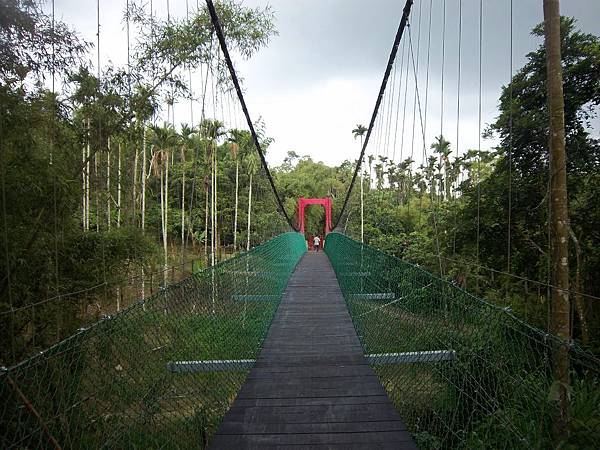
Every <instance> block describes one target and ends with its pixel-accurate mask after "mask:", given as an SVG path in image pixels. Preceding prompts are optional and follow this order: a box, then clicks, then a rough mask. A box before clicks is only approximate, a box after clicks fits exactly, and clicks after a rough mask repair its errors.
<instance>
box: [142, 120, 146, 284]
mask: <svg viewBox="0 0 600 450" xmlns="http://www.w3.org/2000/svg"><path fill="white" fill-rule="evenodd" d="M141 175H142V232H144V230H145V229H146V127H145V126H144V128H143V137H142V173H141ZM142 279H143V277H142Z"/></svg>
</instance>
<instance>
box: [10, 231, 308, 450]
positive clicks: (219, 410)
mask: <svg viewBox="0 0 600 450" xmlns="http://www.w3.org/2000/svg"><path fill="white" fill-rule="evenodd" d="M305 251H306V247H305V243H304V239H303V237H302V236H301V235H299V234H297V233H286V234H283V235H280V236H278V237H277V238H275V239H272V240H270V241H268V242H266V243H264V244H263V245H261V246H258V247H255V248H254V249H253V250H251V251H250V252H247V253H243V254H241V255H239V256H237V257H235V258H232V259H229V260H227V261H225V262H222V263H220V264H217V265H215V266H213V267H211V268H208V269H205V270H203V271H200V272H197V273H195V274H194V275H192V276H191V277H188V278H186V279H184V280H182V281H181V282H180V283H175V284H172V285H170V286H168V287H166V288H164V289H161V290H160V291H158V292H157V293H156V294H155V295H153V296H151V297H149V298H147V299H145V300H142V301H140V302H138V303H136V304H134V305H132V306H130V307H129V308H127V309H125V310H124V311H122V312H121V313H119V314H116V315H115V316H113V317H106V318H104V319H103V320H101V321H99V322H97V323H95V324H94V325H92V326H91V327H89V328H86V329H81V330H79V331H78V332H77V333H75V334H74V335H72V336H71V337H69V338H68V339H65V340H63V341H61V342H60V343H58V344H57V345H55V346H54V347H52V348H50V349H48V350H46V351H45V352H43V353H41V354H38V355H36V356H34V357H33V358H30V359H27V360H25V361H24V362H23V363H21V364H19V365H16V366H13V367H10V368H9V369H7V370H3V371H2V372H0V404H1V405H2V406H0V447H2V448H12V447H14V446H17V447H18V448H21V447H26V448H33V447H36V448H37V447H42V448H45V447H46V446H47V444H48V441H47V435H46V433H45V432H44V431H43V430H42V429H41V428H40V426H39V422H38V421H37V420H36V417H35V416H33V415H32V414H31V413H30V411H29V410H28V409H27V408H25V407H24V406H23V402H22V398H20V397H19V395H18V392H19V391H20V392H22V393H23V395H24V396H25V397H26V398H27V399H28V402H30V404H32V405H35V408H36V411H37V413H38V414H39V416H40V417H42V418H44V420H45V424H46V426H47V427H48V433H49V434H51V435H52V436H53V437H54V438H55V439H57V441H58V442H59V443H60V444H61V447H64V448H100V447H113V448H115V447H116V448H123V447H127V448H131V447H134V448H135V447H139V448H164V447H169V448H198V447H199V446H200V447H201V448H204V446H205V444H206V442H207V441H208V439H209V437H210V435H211V434H212V433H213V432H214V431H215V430H216V427H217V425H218V423H219V422H220V420H221V418H222V417H223V415H224V414H225V412H226V411H227V409H228V408H229V406H230V404H231V403H232V402H233V399H234V398H235V395H236V393H237V392H238V391H239V389H240V387H241V385H242V383H243V381H244V379H245V377H246V375H247V371H246V370H237V371H236V370H226V371H220V370H216V371H198V372H195V373H186V372H183V373H182V372H177V371H176V370H174V369H172V367H173V366H172V363H173V362H177V361H194V360H198V359H203V358H205V359H215V360H223V359H247V358H250V359H255V358H256V357H257V355H258V352H259V350H260V346H261V344H262V341H263V340H264V338H265V336H266V333H267V331H268V329H269V325H270V323H271V320H272V318H273V315H274V313H275V311H276V309H277V306H278V304H279V301H280V299H281V296H282V293H283V290H284V289H285V286H286V284H287V280H288V278H289V276H290V274H291V273H292V271H293V269H294V267H295V266H296V264H297V262H298V260H299V259H300V257H301V256H302V254H303V253H304V252H305ZM257 295H262V296H264V299H259V300H256V299H255V297H256V296H257ZM15 386H16V387H15ZM17 388H18V390H19V391H17Z"/></svg>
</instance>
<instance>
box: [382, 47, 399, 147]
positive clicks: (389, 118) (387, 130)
mask: <svg viewBox="0 0 600 450" xmlns="http://www.w3.org/2000/svg"><path fill="white" fill-rule="evenodd" d="M397 61H398V58H396V59H395V60H394V67H393V68H392V90H391V92H390V98H389V102H388V108H387V117H386V124H385V157H386V158H388V157H389V151H390V147H389V145H390V131H391V126H392V107H393V104H394V93H395V90H396V72H397V71H398V70H397V69H396V67H397V65H396V63H397Z"/></svg>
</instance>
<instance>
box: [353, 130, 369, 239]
mask: <svg viewBox="0 0 600 450" xmlns="http://www.w3.org/2000/svg"><path fill="white" fill-rule="evenodd" d="M366 132H367V127H365V126H364V125H361V124H358V125H356V128H354V129H353V130H352V135H353V136H354V139H356V138H357V137H359V136H360V149H361V152H362V147H363V136H364V134H365V133H366ZM359 164H360V168H359V169H358V170H359V171H360V242H364V240H365V206H364V196H365V192H364V184H363V173H362V165H363V161H362V158H361V160H360V161H359Z"/></svg>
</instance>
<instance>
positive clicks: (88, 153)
mask: <svg viewBox="0 0 600 450" xmlns="http://www.w3.org/2000/svg"><path fill="white" fill-rule="evenodd" d="M87 128H88V132H87V136H88V139H87V144H86V154H85V161H86V163H85V229H86V231H89V230H90V169H91V163H90V156H91V149H90V119H89V118H88V120H87Z"/></svg>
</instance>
